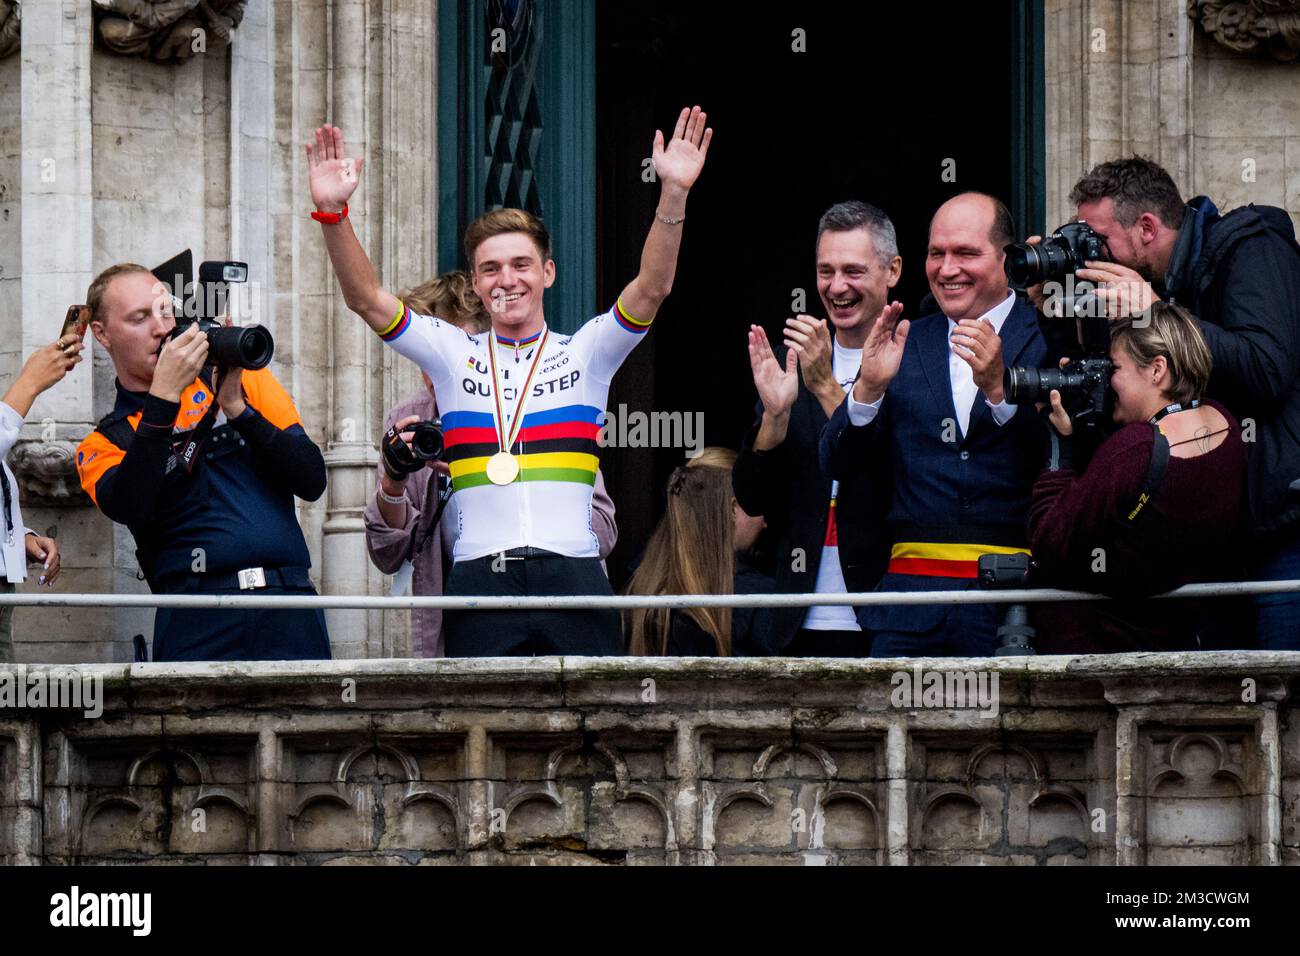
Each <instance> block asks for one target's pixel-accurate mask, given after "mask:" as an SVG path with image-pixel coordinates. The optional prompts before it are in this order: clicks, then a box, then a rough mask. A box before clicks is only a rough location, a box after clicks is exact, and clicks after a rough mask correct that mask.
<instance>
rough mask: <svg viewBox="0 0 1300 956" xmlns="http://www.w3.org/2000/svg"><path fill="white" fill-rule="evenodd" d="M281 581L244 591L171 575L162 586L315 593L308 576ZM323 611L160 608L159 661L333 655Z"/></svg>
mask: <svg viewBox="0 0 1300 956" xmlns="http://www.w3.org/2000/svg"><path fill="white" fill-rule="evenodd" d="M301 577H302V580H301V581H299V580H291V581H290V582H289V583H288V584H286V585H282V586H271V587H265V588H257V589H256V590H255V591H241V590H239V588H238V587H213V586H212V585H211V584H210V583H208V582H205V581H203V580H202V578H201V576H200V575H190V576H188V577H183V578H180V579H179V580H173V581H170V582H168V583H167V584H166V585H163V586H161V587H160V591H161V593H164V594H254V595H258V596H265V595H271V594H315V593H316V589H315V588H313V587H312V586H311V582H310V580H308V579H307V578H306V570H305V569H303V571H302V573H301ZM330 656H331V655H330V640H329V632H328V631H327V630H326V629H325V612H324V611H321V610H318V609H312V610H288V609H286V610H276V609H269V610H265V611H259V610H257V609H255V608H249V609H247V610H245V609H243V608H238V609H230V610H226V609H205V608H159V609H158V610H157V612H156V613H155V616H154V623H153V657H152V659H153V660H155V661H304V660H307V661H310V660H329V659H330Z"/></svg>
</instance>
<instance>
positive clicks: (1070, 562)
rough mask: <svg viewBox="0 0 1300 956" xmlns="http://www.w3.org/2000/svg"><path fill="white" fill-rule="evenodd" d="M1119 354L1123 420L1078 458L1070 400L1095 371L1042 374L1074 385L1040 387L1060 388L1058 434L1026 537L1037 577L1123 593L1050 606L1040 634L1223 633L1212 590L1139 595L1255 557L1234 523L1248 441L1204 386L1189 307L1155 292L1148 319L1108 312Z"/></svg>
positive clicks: (1204, 358) (1042, 639)
mask: <svg viewBox="0 0 1300 956" xmlns="http://www.w3.org/2000/svg"><path fill="white" fill-rule="evenodd" d="M1109 360H1110V368H1109V376H1108V377H1109V384H1108V391H1109V393H1110V398H1111V401H1112V402H1113V414H1112V416H1111V417H1113V419H1114V421H1115V422H1116V423H1117V424H1118V425H1119V426H1120V427H1119V428H1118V430H1116V431H1114V432H1113V433H1112V434H1110V435H1109V436H1108V437H1106V438H1104V440H1102V441H1101V443H1100V445H1099V446H1098V447H1097V448H1096V450H1095V452H1094V453H1093V454H1092V457H1091V459H1090V460H1089V461H1088V463H1087V466H1086V468H1084V469H1082V470H1078V469H1077V468H1076V464H1075V461H1074V452H1075V448H1074V445H1075V436H1076V433H1077V427H1076V426H1077V420H1076V416H1075V415H1072V414H1071V413H1070V411H1068V410H1067V409H1069V408H1071V407H1072V406H1073V408H1074V409H1075V412H1076V414H1077V412H1078V410H1079V407H1080V399H1079V396H1080V393H1081V392H1082V391H1084V390H1086V388H1087V387H1088V385H1089V383H1088V382H1084V381H1064V382H1059V383H1056V382H1053V381H1052V379H1053V378H1054V376H1052V375H1049V374H1047V372H1048V370H1041V371H1040V373H1039V375H1040V377H1041V378H1042V379H1043V380H1045V381H1046V382H1047V383H1048V384H1061V385H1062V387H1063V389H1064V391H1065V392H1066V394H1065V395H1064V396H1063V395H1062V389H1061V388H1051V390H1050V392H1049V394H1048V395H1043V396H1041V397H1043V398H1050V406H1051V409H1050V415H1049V416H1048V420H1049V422H1050V424H1051V441H1050V444H1049V454H1048V462H1047V466H1046V468H1045V470H1044V471H1043V473H1042V474H1041V475H1040V476H1039V478H1038V480H1037V482H1036V483H1035V484H1034V488H1033V495H1032V500H1031V503H1030V509H1029V538H1030V545H1031V547H1032V549H1033V554H1034V559H1035V561H1036V563H1037V566H1038V568H1039V570H1040V572H1041V575H1040V577H1039V578H1038V579H1037V583H1039V584H1042V585H1045V586H1049V587H1062V588H1067V589H1071V590H1084V591H1093V592H1098V593H1102V594H1108V595H1111V596H1113V597H1117V598H1121V600H1118V601H1110V602H1098V603H1088V604H1080V603H1076V604H1069V605H1053V606H1048V605H1042V606H1040V607H1039V608H1038V610H1037V613H1036V614H1035V620H1036V623H1037V630H1038V634H1037V640H1036V641H1035V646H1036V647H1037V650H1038V651H1039V653H1044V654H1084V653H1109V652H1114V651H1140V650H1177V649H1187V648H1195V647H1197V646H1203V645H1205V644H1210V643H1213V644H1219V643H1222V641H1223V638H1222V636H1221V635H1220V634H1219V633H1218V632H1217V629H1218V625H1217V624H1216V623H1215V619H1216V618H1217V617H1220V616H1221V615H1219V614H1218V612H1217V610H1216V605H1215V604H1214V603H1213V602H1212V601H1208V602H1204V603H1203V602H1200V601H1192V600H1188V599H1185V598H1178V599H1174V600H1168V601H1150V600H1140V599H1141V598H1146V597H1147V596H1149V595H1152V594H1158V593H1161V592H1164V591H1169V590H1172V589H1174V588H1177V587H1180V586H1181V585H1183V584H1187V583H1190V582H1193V581H1211V580H1224V579H1225V577H1227V576H1230V575H1233V574H1234V573H1239V566H1240V564H1241V563H1242V562H1244V559H1245V556H1244V555H1243V554H1242V553H1241V548H1240V546H1239V542H1238V538H1237V536H1236V529H1237V527H1238V513H1239V510H1240V501H1241V496H1242V482H1243V478H1244V473H1245V463H1246V449H1245V445H1244V444H1243V442H1242V440H1241V429H1240V426H1239V425H1238V423H1237V420H1236V419H1235V418H1234V417H1233V416H1232V414H1231V413H1230V412H1229V411H1228V410H1227V409H1226V408H1225V407H1224V406H1222V405H1220V404H1219V403H1217V402H1214V401H1206V400H1204V399H1203V398H1202V395H1203V394H1204V392H1205V389H1206V386H1207V384H1208V382H1209V379H1210V370H1211V358H1210V351H1209V348H1208V346H1207V345H1206V343H1205V339H1204V337H1203V336H1202V335H1201V332H1200V329H1199V327H1198V323H1197V321H1196V319H1195V318H1193V317H1192V315H1191V314H1190V313H1188V312H1187V311H1186V310H1185V309H1182V308H1180V307H1178V306H1175V305H1170V304H1168V303H1163V302H1157V303H1155V304H1154V305H1153V306H1152V307H1151V309H1150V312H1149V321H1146V320H1138V321H1134V320H1131V319H1129V320H1122V321H1118V322H1114V323H1112V325H1111V342H1110V353H1109ZM1062 365H1063V366H1064V365H1065V360H1062ZM1015 371H1020V370H1009V373H1008V374H1009V376H1010V374H1011V373H1012V372H1015ZM1052 371H1055V370H1052ZM1082 404H1083V405H1085V406H1088V407H1089V409H1090V410H1092V411H1095V410H1096V409H1095V405H1094V403H1093V402H1092V401H1084V402H1082Z"/></svg>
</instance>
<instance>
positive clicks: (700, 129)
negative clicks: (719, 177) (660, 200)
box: [650, 106, 713, 191]
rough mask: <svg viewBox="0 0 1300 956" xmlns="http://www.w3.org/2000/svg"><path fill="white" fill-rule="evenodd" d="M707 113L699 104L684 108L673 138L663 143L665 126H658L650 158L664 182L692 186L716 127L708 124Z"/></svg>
mask: <svg viewBox="0 0 1300 956" xmlns="http://www.w3.org/2000/svg"><path fill="white" fill-rule="evenodd" d="M707 119H708V114H707V113H705V112H704V111H703V110H701V109H700V108H699V107H698V106H695V107H691V108H690V109H683V110H682V112H681V115H680V116H678V117H677V127H676V128H675V129H674V130H673V136H672V139H671V140H669V141H668V144H667V145H666V146H665V144H664V134H663V131H662V130H655V141H654V146H653V148H652V150H651V154H650V156H651V159H652V160H653V161H654V166H655V174H656V175H657V176H658V177H659V180H660V182H662V183H663V184H664V185H665V186H675V187H677V188H679V189H681V190H682V191H686V190H688V189H690V188H691V187H692V186H693V185H695V180H696V179H698V178H699V175H700V170H702V169H703V168H704V157H705V156H706V155H707V154H708V152H709V142H710V141H711V140H712V139H713V130H712V129H710V128H708V127H706V126H705V121H706V120H707Z"/></svg>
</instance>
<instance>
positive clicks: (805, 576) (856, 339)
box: [733, 202, 903, 657]
mask: <svg viewBox="0 0 1300 956" xmlns="http://www.w3.org/2000/svg"><path fill="white" fill-rule="evenodd" d="M902 263H903V260H902V259H901V258H900V257H899V255H898V240H897V238H896V236H895V233H894V225H893V223H891V222H890V221H889V217H888V216H886V215H885V214H884V213H883V212H881V211H880V210H879V209H876V208H875V207H874V206H870V205H868V204H866V203H862V202H844V203H839V204H837V205H835V206H832V207H831V208H830V209H829V210H827V211H826V213H825V214H824V215H823V216H822V218H821V222H820V223H819V224H818V229H817V292H818V295H819V296H820V297H821V300H822V305H823V306H825V308H826V314H827V316H829V320H830V327H829V328H828V326H827V322H826V320H824V319H814V318H812V317H811V316H807V315H800V316H796V317H795V318H792V319H787V320H786V324H785V335H784V338H785V346H786V350H785V352H784V354H781V355H778V354H776V353H774V352H773V351H772V348H771V346H770V345H769V344H768V340H767V335H766V334H765V333H764V331H763V329H762V328H761V327H759V326H757V325H754V326H750V332H749V358H750V364H751V366H752V368H753V372H754V385H755V387H756V388H757V390H758V394H759V404H758V420H757V421H756V422H755V423H754V427H753V428H751V429H750V431H749V434H748V435H746V436H745V439H744V442H743V443H742V446H741V451H740V457H739V458H738V459H737V461H736V466H735V469H734V471H733V487H734V489H735V493H736V501H737V502H738V503H739V504H740V507H741V508H742V509H743V510H744V511H746V512H747V513H749V514H751V515H754V516H758V515H763V516H764V517H765V518H766V519H767V522H768V526H769V527H770V528H771V529H772V530H773V532H774V534H775V536H776V569H775V570H776V575H775V576H776V589H777V590H778V591H780V592H782V593H810V592H816V593H822V594H843V593H845V592H846V590H847V591H865V590H869V589H870V588H871V587H872V586H874V584H875V582H876V581H877V580H878V579H879V578H880V574H881V573H882V572H883V570H884V559H885V557H886V552H885V551H884V549H883V545H882V542H883V537H882V534H881V528H882V523H883V518H884V510H883V507H881V504H882V503H883V502H887V501H888V497H887V496H886V495H882V494H881V493H880V492H879V491H877V492H876V493H875V494H871V493H870V492H869V491H868V489H867V475H866V474H865V473H855V474H852V475H849V476H847V477H846V478H845V480H844V481H843V483H840V482H833V481H832V480H831V479H830V478H829V477H827V476H826V475H824V474H823V473H822V471H821V468H820V467H819V465H818V461H817V441H818V438H819V436H820V435H821V430H822V428H823V426H825V424H826V420H827V418H828V417H829V416H830V414H831V413H832V412H833V411H834V410H835V409H836V408H837V407H839V405H840V403H841V402H843V401H844V394H845V392H846V391H847V390H848V388H849V387H850V386H851V385H852V384H853V379H854V377H855V376H856V375H857V371H858V368H859V366H860V365H861V364H862V343H863V342H864V341H865V339H866V337H867V333H868V331H869V330H870V329H871V323H872V322H873V321H874V319H875V317H876V316H877V315H878V314H879V313H880V310H881V308H882V307H883V306H884V305H885V302H886V301H887V299H888V296H889V290H890V289H892V288H893V287H894V286H895V285H896V284H897V283H898V277H899V275H900V273H901V271H902ZM832 328H833V335H832V332H831V329H832ZM796 366H797V370H796ZM768 644H769V646H768V647H767V650H768V651H769V652H770V653H773V654H788V655H792V656H810V657H811V656H834V657H865V656H867V654H868V653H869V652H870V639H869V637H868V635H866V634H864V633H863V632H862V628H861V625H859V624H858V622H857V618H856V616H855V615H854V612H853V609H852V608H851V607H849V606H847V605H845V606H839V607H836V606H821V607H813V608H798V607H795V608H779V609H776V611H775V613H774V616H773V627H772V633H771V635H770V637H769V639H768Z"/></svg>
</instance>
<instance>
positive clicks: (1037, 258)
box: [1002, 242, 1043, 289]
mask: <svg viewBox="0 0 1300 956" xmlns="http://www.w3.org/2000/svg"><path fill="white" fill-rule="evenodd" d="M1003 252H1005V253H1006V259H1005V261H1004V262H1003V264H1002V268H1003V270H1004V271H1005V272H1006V274H1007V281H1008V282H1010V283H1011V284H1012V285H1013V286H1015V287H1016V288H1017V289H1025V288H1028V287H1029V286H1031V285H1036V284H1037V283H1038V282H1040V281H1042V279H1041V275H1042V269H1043V258H1042V256H1041V255H1040V254H1039V247H1038V246H1031V245H1030V244H1029V243H1027V242H1013V243H1011V245H1009V246H1007V247H1006V248H1005V249H1003Z"/></svg>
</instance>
